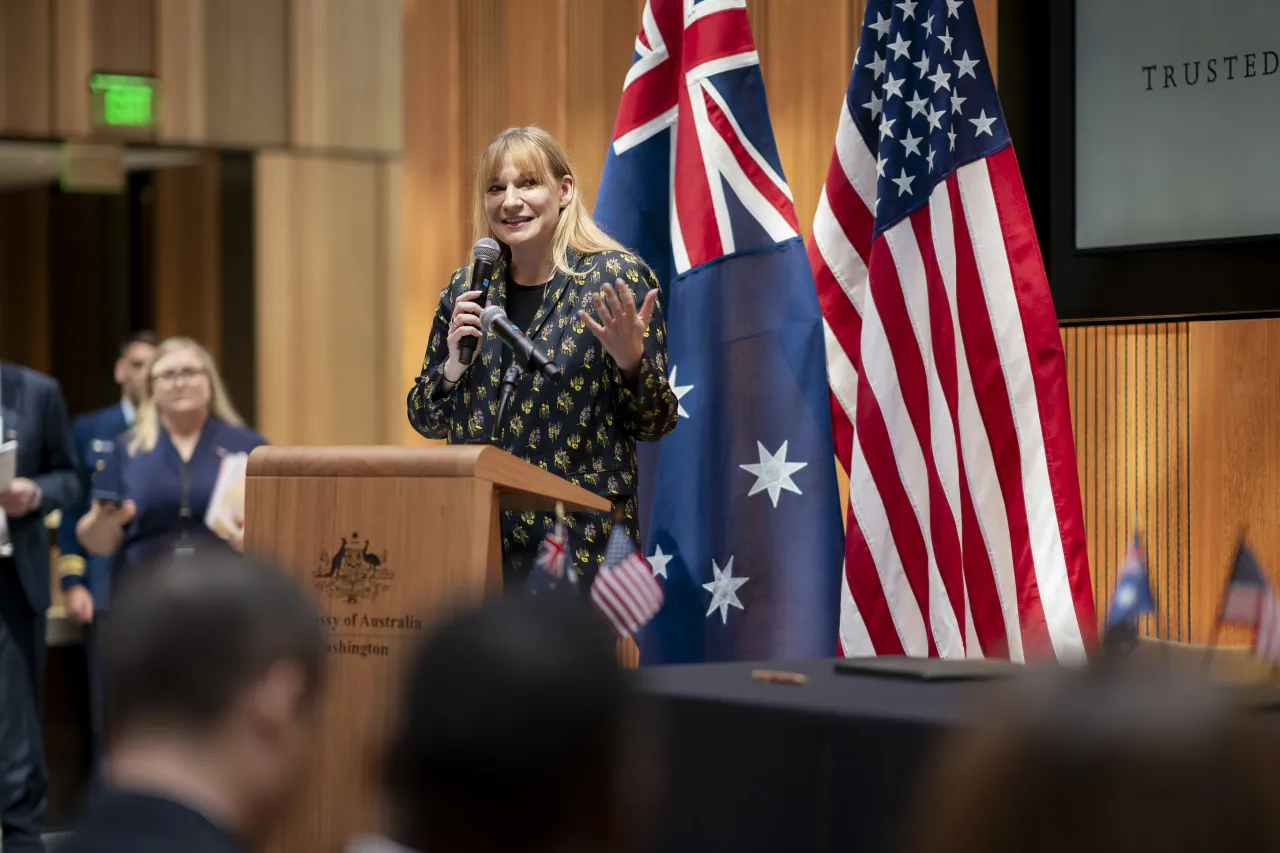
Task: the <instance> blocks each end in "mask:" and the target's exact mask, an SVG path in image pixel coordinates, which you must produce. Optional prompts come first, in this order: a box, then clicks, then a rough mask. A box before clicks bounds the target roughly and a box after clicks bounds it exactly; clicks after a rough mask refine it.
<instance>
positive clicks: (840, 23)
mask: <svg viewBox="0 0 1280 853" xmlns="http://www.w3.org/2000/svg"><path fill="white" fill-rule="evenodd" d="M784 8H785V9H786V11H784ZM767 9H768V10H767V12H766V14H765V16H764V27H763V29H764V32H765V35H764V37H763V40H762V41H763V44H764V48H763V49H762V51H761V56H760V68H761V71H762V72H763V74H764V81H765V91H766V93H767V96H768V99H769V115H770V118H771V119H772V120H773V133H774V136H775V138H776V139H777V142H778V152H779V154H780V156H781V158H782V168H783V173H784V174H785V175H786V179H787V182H788V183H789V184H790V186H791V194H792V197H793V198H794V199H795V205H796V215H797V217H798V218H799V220H800V230H801V233H803V234H808V233H809V232H810V231H811V230H812V229H813V216H814V213H815V211H817V209H818V198H819V196H820V195H821V193H822V186H823V183H824V182H825V181H826V178H827V168H828V166H829V165H830V163H831V152H832V150H833V149H834V147H835V141H836V128H837V126H839V123H840V109H841V107H840V105H841V103H842V101H843V99H844V93H845V90H846V89H848V86H849V71H850V68H851V67H852V57H853V54H854V50H855V49H856V45H853V44H849V43H848V42H846V40H845V38H844V37H843V36H844V34H845V33H848V32H849V31H850V25H849V20H848V15H849V4H848V0H811V1H810V2H809V3H807V4H805V9H804V14H797V13H796V11H795V10H794V9H793V8H791V7H789V6H787V7H784V5H783V4H779V3H777V2H776V0H775V2H773V3H770V4H769V6H768V7H767ZM756 39H757V41H761V36H760V30H759V29H757V30H756Z"/></svg>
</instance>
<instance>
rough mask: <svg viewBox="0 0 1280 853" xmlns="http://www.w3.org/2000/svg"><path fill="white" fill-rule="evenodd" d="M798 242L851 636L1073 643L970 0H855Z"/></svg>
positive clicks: (1056, 388) (1026, 301) (1060, 391)
mask: <svg viewBox="0 0 1280 853" xmlns="http://www.w3.org/2000/svg"><path fill="white" fill-rule="evenodd" d="M842 107H843V108H842V109H841V112H840V123H839V128H838V130H837V132H836V145H835V153H834V155H833V156H832V158H831V166H830V170H829V172H828V175H827V181H826V184H825V187H824V191H823V193H822V197H821V200H820V202H819V206H818V212H817V215H816V218H815V220H814V227H813V239H812V240H811V241H810V243H809V259H810V263H811V265H812V267H813V271H814V276H815V279H816V281H817V285H818V292H819V296H820V299H821V301H822V310H823V315H824V317H825V319H826V350H827V362H828V366H829V371H830V386H831V401H832V413H833V423H834V430H835V438H836V451H837V456H838V457H839V459H840V462H841V464H842V465H843V466H844V469H845V470H846V471H847V472H848V473H849V478H850V500H849V515H848V525H847V539H846V549H845V569H844V583H843V589H842V601H841V613H840V643H841V648H842V651H843V652H844V654H846V655H849V656H864V655H874V654H907V655H912V656H940V657H946V658H963V657H983V656H985V657H1008V658H1010V659H1012V660H1015V661H1022V660H1027V659H1034V658H1054V657H1056V658H1057V659H1059V660H1062V661H1074V660H1080V659H1083V658H1084V657H1085V656H1086V654H1087V651H1088V650H1089V649H1091V648H1092V647H1093V646H1094V644H1095V641H1096V634H1097V625H1096V621H1095V620H1096V616H1095V612H1094V605H1093V596H1092V591H1091V588H1090V579H1089V565H1088V555H1087V553H1086V550H1085V538H1084V525H1083V519H1082V511H1081V503H1080V490H1079V484H1078V482H1077V474H1076V458H1075V450H1074V444H1073V439H1072V433H1071V418H1070V410H1069V402H1068V397H1067V385H1066V371H1065V364H1064V359H1063V355H1062V345H1061V341H1060V339H1059V337H1058V325H1057V318H1056V315H1055V313H1054V308H1053V302H1052V299H1051V297H1050V293H1049V287H1048V282H1047V278H1046V275H1045V270H1044V263H1043V261H1042V259H1041V256H1040V250H1039V246H1038V244H1037V242H1036V234H1035V229H1034V227H1033V224H1032V220H1031V214H1030V211H1029V209H1028V206H1027V198H1026V193H1025V190H1024V188H1023V183H1022V178H1021V175H1020V174H1019V171H1018V162H1017V159H1016V158H1015V157H1014V153H1013V147H1012V145H1011V143H1010V139H1009V135H1008V130H1007V128H1006V126H1005V122H1004V115H1003V113H1002V111H1001V108H1000V102H999V99H998V98H997V95H996V88H995V83H994V81H993V79H992V77H991V66H990V64H989V62H988V61H987V55H986V51H985V49H984V47H983V43H982V35H981V33H980V32H979V29H978V20H977V16H976V14H975V12H974V8H973V2H972V0H904V1H903V2H891V0H869V2H868V3H867V9H866V18H865V21H864V25H863V29H862V36H861V42H860V47H859V51H858V55H857V60H856V63H855V66H854V69H853V76H852V79H851V80H850V82H849V88H848V92H847V95H846V98H845V101H844V104H843V105H842Z"/></svg>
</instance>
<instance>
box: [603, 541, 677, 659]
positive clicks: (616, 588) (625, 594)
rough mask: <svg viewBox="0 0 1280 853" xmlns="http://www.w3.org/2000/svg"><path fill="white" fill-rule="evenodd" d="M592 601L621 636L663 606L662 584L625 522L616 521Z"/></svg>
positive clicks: (645, 622)
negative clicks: (641, 552) (623, 523)
mask: <svg viewBox="0 0 1280 853" xmlns="http://www.w3.org/2000/svg"><path fill="white" fill-rule="evenodd" d="M591 604H592V606H593V607H595V609H596V611H597V612H598V613H599V614H600V615H601V616H603V617H604V618H605V619H606V620H607V621H608V622H609V624H610V625H611V626H612V627H613V632H614V633H615V634H617V635H618V636H619V637H629V636H631V635H632V634H634V633H635V632H636V631H639V630H640V629H641V628H643V627H644V626H645V625H647V624H648V623H649V620H650V619H652V618H653V617H654V616H655V615H656V614H657V613H658V611H659V610H661V609H662V585H661V584H659V583H658V581H657V580H656V579H655V578H654V576H653V570H652V569H651V568H650V566H649V562H648V561H647V560H646V559H645V558H644V557H643V556H642V555H641V554H640V552H639V551H637V550H636V547H635V545H633V544H632V543H631V539H630V538H628V537H627V533H626V530H624V529H623V526H622V525H621V524H614V526H613V530H612V531H611V532H610V533H609V542H608V544H607V545H606V546H605V551H604V565H603V566H601V567H600V571H599V572H598V573H597V574H596V579H595V581H594V582H593V583H592V584H591Z"/></svg>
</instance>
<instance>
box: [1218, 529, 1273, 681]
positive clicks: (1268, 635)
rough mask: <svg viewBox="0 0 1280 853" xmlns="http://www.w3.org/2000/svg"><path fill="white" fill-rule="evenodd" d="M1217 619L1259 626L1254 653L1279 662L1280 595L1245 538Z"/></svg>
mask: <svg viewBox="0 0 1280 853" xmlns="http://www.w3.org/2000/svg"><path fill="white" fill-rule="evenodd" d="M1218 620H1219V622H1234V623H1237V624H1244V625H1254V626H1256V627H1257V631H1256V633H1255V634H1254V640H1253V653H1254V655H1255V656H1257V657H1259V658H1262V659H1263V660H1269V661H1271V662H1272V663H1274V664H1278V665H1280V598H1277V597H1276V591H1275V590H1274V589H1273V588H1272V586H1271V584H1270V583H1269V582H1268V581H1267V576H1266V574H1265V573H1264V572H1263V571H1262V566H1261V565H1259V563H1258V558H1257V557H1255V556H1254V555H1253V552H1252V551H1251V550H1249V547H1248V546H1247V545H1245V544H1244V543H1243V542H1242V543H1240V545H1239V547H1237V548H1236V559H1235V563H1234V564H1233V565H1232V567H1231V577H1230V578H1228V579H1227V590H1226V594H1225V595H1224V596H1223V598H1222V609H1221V610H1220V611H1219V615H1218Z"/></svg>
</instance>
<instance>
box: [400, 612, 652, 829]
mask: <svg viewBox="0 0 1280 853" xmlns="http://www.w3.org/2000/svg"><path fill="white" fill-rule="evenodd" d="M405 691H406V692H405V697H404V702H403V707H402V709H401V712H402V713H401V719H400V721H399V723H398V726H397V728H396V731H395V733H394V735H393V737H392V739H391V743H390V745H389V750H388V757H387V763H386V785H387V790H388V794H389V797H390V800H391V803H392V809H393V812H394V816H395V824H396V833H395V834H396V836H397V841H399V842H400V843H401V844H403V845H405V846H408V847H410V848H412V849H415V850H421V851H431V852H432V853H454V851H456V853H463V851H466V853H490V852H491V851H492V852H493V853H496V852H497V851H504V853H510V851H544V850H545V851H551V850H555V851H565V850H592V851H609V850H616V849H620V848H621V847H622V846H623V844H624V842H625V841H627V840H628V839H632V838H634V833H633V831H632V827H630V826H628V825H624V824H627V823H628V822H629V821H630V820H632V819H634V818H635V817H637V816H638V815H639V814H641V813H643V811H644V803H643V802H640V801H637V800H635V799H630V798H633V797H637V796H639V797H644V796H646V793H645V792H647V791H651V787H650V785H649V782H651V781H652V778H653V777H652V776H651V775H649V774H648V773H647V770H650V769H652V768H649V767H647V766H646V765H644V763H643V762H641V761H637V760H636V759H637V755H636V752H637V750H643V749H644V747H643V746H642V744H645V743H647V742H648V738H647V737H646V721H648V720H651V717H650V716H649V715H642V714H639V713H637V705H636V697H635V696H634V695H633V693H632V689H631V685H630V680H629V677H628V675H627V673H625V672H624V671H623V670H621V669H620V668H619V666H618V664H617V661H616V658H615V654H614V644H613V640H612V637H611V635H609V634H608V632H607V631H606V629H605V626H604V623H603V622H602V620H600V619H599V618H598V617H597V616H596V615H595V614H594V613H592V612H591V611H590V610H589V609H587V608H585V607H583V606H582V604H581V602H580V601H577V600H576V598H573V597H566V599H565V600H554V597H553V598H552V599H548V600H538V599H517V598H515V597H510V598H503V599H498V600H494V601H492V602H489V603H487V604H486V605H484V606H483V607H481V608H480V609H477V610H473V611H470V612H467V613H465V614H463V615H462V616H460V617H459V618H457V619H456V620H454V621H452V622H450V623H448V624H446V625H444V626H443V627H442V628H440V630H439V631H438V632H437V633H435V634H434V636H431V637H430V638H429V639H428V640H427V642H426V643H425V645H424V646H423V647H422V648H421V650H420V653H419V654H418V656H417V658H416V660H415V662H414V663H413V666H412V668H411V671H410V673H409V675H408V679H407V682H406V685H405ZM650 754H651V753H650ZM624 777H625V780H626V781H625V782H624V781H623V778H624Z"/></svg>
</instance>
